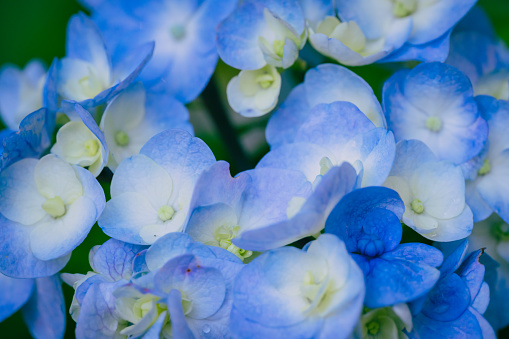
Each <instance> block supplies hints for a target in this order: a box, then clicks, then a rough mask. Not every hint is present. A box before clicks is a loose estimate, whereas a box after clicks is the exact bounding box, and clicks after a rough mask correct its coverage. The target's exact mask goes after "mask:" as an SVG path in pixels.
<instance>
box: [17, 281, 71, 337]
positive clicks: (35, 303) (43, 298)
mask: <svg viewBox="0 0 509 339" xmlns="http://www.w3.org/2000/svg"><path fill="white" fill-rule="evenodd" d="M66 311H67V310H66V306H65V300H64V294H63V292H62V282H61V281H60V279H59V278H58V277H57V276H56V275H54V276H51V277H48V278H37V279H35V288H34V293H33V294H32V297H31V298H30V299H29V300H28V302H27V303H26V304H25V306H23V308H22V309H21V313H22V314H23V319H24V320H25V324H26V325H27V327H28V330H29V331H30V334H32V336H33V337H34V338H41V339H44V338H63V337H64V333H65V322H66Z"/></svg>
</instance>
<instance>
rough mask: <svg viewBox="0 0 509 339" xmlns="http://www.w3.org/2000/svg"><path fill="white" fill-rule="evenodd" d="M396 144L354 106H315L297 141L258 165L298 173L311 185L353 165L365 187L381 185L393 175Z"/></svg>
mask: <svg viewBox="0 0 509 339" xmlns="http://www.w3.org/2000/svg"><path fill="white" fill-rule="evenodd" d="M395 149H396V145H395V143H394V137H393V135H392V133H391V132H387V130H386V129H385V128H382V127H380V128H376V127H375V125H373V123H372V122H371V121H370V120H369V119H368V118H367V117H366V116H365V115H364V114H363V113H362V112H361V111H360V110H359V109H358V108H357V107H356V106H355V105H354V104H352V103H350V102H346V101H335V102H333V103H331V104H319V105H316V106H314V107H313V108H312V109H311V111H310V114H309V116H308V117H307V119H306V120H304V122H303V123H302V125H300V126H299V128H298V129H297V131H296V133H295V136H294V138H293V142H291V143H286V144H282V145H281V146H279V147H275V148H272V150H271V151H270V152H269V153H267V154H266V155H265V156H264V157H263V158H262V160H261V161H260V162H259V164H258V165H257V168H260V167H270V168H285V169H293V170H298V171H300V172H302V173H304V174H305V175H306V178H307V179H308V180H309V181H310V182H311V183H313V182H316V181H317V180H319V179H320V178H321V176H323V175H324V174H325V173H327V171H328V170H329V169H330V168H331V167H333V166H338V165H341V164H342V163H343V162H349V163H350V164H352V165H353V166H354V167H355V169H356V171H357V173H358V174H359V175H360V179H361V180H362V182H361V185H362V186H363V187H365V186H372V185H381V184H382V183H383V182H384V180H385V179H386V178H387V176H388V175H389V172H390V170H391V167H392V162H393V160H394V153H395Z"/></svg>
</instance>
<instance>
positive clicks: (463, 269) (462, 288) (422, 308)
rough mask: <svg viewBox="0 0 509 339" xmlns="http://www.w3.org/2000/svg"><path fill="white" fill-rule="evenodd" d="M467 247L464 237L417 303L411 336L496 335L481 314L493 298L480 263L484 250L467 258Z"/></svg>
mask: <svg viewBox="0 0 509 339" xmlns="http://www.w3.org/2000/svg"><path fill="white" fill-rule="evenodd" d="M467 247H468V242H467V241H466V240H465V241H464V242H462V243H461V244H460V245H459V246H458V248H457V249H456V250H454V251H453V252H452V253H451V254H450V255H449V256H448V257H447V258H446V260H445V261H444V264H443V265H442V266H441V267H440V279H439V280H438V282H437V284H436V285H435V287H434V288H433V289H432V290H431V292H430V293H429V294H428V295H427V296H426V297H425V298H423V299H422V300H419V301H417V302H415V303H414V305H413V313H414V314H415V316H414V319H413V324H414V330H413V331H412V333H410V335H409V337H410V338H423V337H430V338H436V337H448V338H458V337H476V338H496V335H495V332H494V331H493V328H492V327H491V325H490V324H489V323H488V322H487V321H486V319H484V317H483V316H482V314H483V313H484V312H485V311H486V308H487V307H488V303H489V301H490V299H489V293H490V292H489V287H488V284H487V283H486V282H485V281H484V273H485V268H484V265H483V264H481V263H480V262H479V258H480V257H481V255H482V253H483V251H482V250H478V251H474V252H472V253H471V254H470V255H469V256H468V257H467V258H466V259H464V258H465V255H466V250H467ZM463 259H464V260H463Z"/></svg>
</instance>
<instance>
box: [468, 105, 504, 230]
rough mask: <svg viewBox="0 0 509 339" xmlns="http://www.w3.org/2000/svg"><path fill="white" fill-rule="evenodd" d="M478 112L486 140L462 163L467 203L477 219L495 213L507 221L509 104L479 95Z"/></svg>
mask: <svg viewBox="0 0 509 339" xmlns="http://www.w3.org/2000/svg"><path fill="white" fill-rule="evenodd" d="M477 102H478V104H479V108H480V111H481V115H482V116H483V118H484V119H486V121H487V122H488V126H489V135H488V141H487V142H486V146H485V148H484V149H483V151H482V152H481V153H480V154H479V155H478V156H477V157H475V158H473V159H472V160H470V161H469V162H468V163H466V164H465V165H464V166H463V170H464V171H465V173H466V174H465V177H466V178H467V179H468V180H467V183H466V195H467V203H468V205H469V206H470V207H471V208H472V211H473V212H474V220H475V221H480V220H483V219H486V218H487V217H489V216H490V214H491V213H492V212H496V213H497V214H498V215H500V217H501V218H502V219H504V220H505V221H506V222H507V221H509V192H508V186H507V185H508V181H507V175H508V174H509V138H508V136H507V131H506V128H505V126H507V124H508V123H509V103H508V102H507V101H505V100H496V99H495V98H493V97H488V96H479V97H477Z"/></svg>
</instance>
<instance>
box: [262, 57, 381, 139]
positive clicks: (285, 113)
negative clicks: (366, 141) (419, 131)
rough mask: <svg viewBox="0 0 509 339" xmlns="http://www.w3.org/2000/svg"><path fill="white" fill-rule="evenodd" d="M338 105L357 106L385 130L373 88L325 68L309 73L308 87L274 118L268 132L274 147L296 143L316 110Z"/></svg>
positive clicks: (353, 76) (292, 96) (344, 72)
mask: <svg viewBox="0 0 509 339" xmlns="http://www.w3.org/2000/svg"><path fill="white" fill-rule="evenodd" d="M335 101H348V102H351V103H353V104H354V105H355V106H357V108H358V109H359V110H360V111H361V112H362V113H364V114H365V115H366V116H367V117H368V119H369V120H370V121H371V122H372V123H373V124H374V125H375V126H376V127H385V126H386V124H385V117H384V114H383V112H382V108H381V107H380V103H379V102H378V100H377V98H376V96H375V94H374V93H373V90H372V89H371V87H370V86H369V85H368V83H366V81H364V80H363V79H362V78H361V77H359V76H358V75H356V74H355V73H353V72H352V71H350V70H348V69H346V68H344V67H341V66H339V65H333V64H322V65H319V66H318V67H315V68H312V69H310V70H309V71H307V72H306V75H305V78H304V83H302V84H300V85H298V86H296V87H295V88H294V89H293V90H292V92H291V93H290V95H289V96H288V98H287V99H286V100H285V102H284V103H283V104H282V105H281V107H280V108H279V109H278V110H277V111H276V112H274V114H273V115H272V116H271V118H270V120H269V123H268V125H267V130H266V132H265V135H266V138H267V142H268V143H269V145H270V146H271V147H277V146H279V145H281V144H283V143H289V142H292V141H294V139H295V136H296V134H297V131H298V130H299V128H300V127H301V126H302V124H303V123H304V122H305V121H306V120H308V119H310V117H311V115H312V109H313V108H314V107H315V106H317V105H319V104H330V103H333V102H335Z"/></svg>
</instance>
